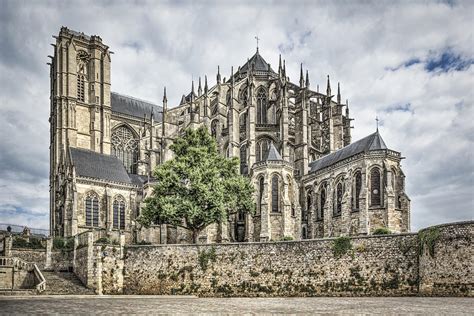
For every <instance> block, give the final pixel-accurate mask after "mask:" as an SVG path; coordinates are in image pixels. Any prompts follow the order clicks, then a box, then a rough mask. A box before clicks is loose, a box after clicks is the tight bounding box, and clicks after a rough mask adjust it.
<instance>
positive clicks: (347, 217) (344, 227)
mask: <svg viewBox="0 0 474 316" xmlns="http://www.w3.org/2000/svg"><path fill="white" fill-rule="evenodd" d="M344 188H345V190H344V193H343V195H342V209H341V236H348V235H350V227H351V224H352V223H351V194H350V191H351V190H350V189H351V179H350V178H348V177H347V178H346V179H344Z"/></svg>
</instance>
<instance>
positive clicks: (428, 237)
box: [418, 227, 440, 257]
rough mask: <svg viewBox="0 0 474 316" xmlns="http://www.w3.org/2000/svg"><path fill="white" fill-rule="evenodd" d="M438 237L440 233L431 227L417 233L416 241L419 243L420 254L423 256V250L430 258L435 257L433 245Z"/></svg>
mask: <svg viewBox="0 0 474 316" xmlns="http://www.w3.org/2000/svg"><path fill="white" fill-rule="evenodd" d="M439 235H440V231H439V229H438V228H437V227H431V228H428V229H425V230H422V231H420V232H419V233H418V239H419V243H420V254H423V253H424V251H425V249H428V253H429V255H430V256H431V257H434V255H435V251H434V250H435V248H434V247H435V244H436V241H437V240H438V238H439Z"/></svg>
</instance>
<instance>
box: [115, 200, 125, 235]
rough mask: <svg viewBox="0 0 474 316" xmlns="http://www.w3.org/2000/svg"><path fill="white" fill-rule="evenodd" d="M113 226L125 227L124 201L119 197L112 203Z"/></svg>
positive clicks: (117, 227)
mask: <svg viewBox="0 0 474 316" xmlns="http://www.w3.org/2000/svg"><path fill="white" fill-rule="evenodd" d="M113 211H114V214H113V215H114V216H113V228H116V229H119V228H120V229H125V202H124V200H123V198H121V197H119V198H117V199H115V200H114V204H113Z"/></svg>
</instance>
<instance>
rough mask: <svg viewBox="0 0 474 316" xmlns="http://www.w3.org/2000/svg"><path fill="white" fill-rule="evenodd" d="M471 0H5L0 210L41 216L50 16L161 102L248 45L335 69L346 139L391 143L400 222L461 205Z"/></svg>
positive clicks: (462, 209) (466, 160)
mask: <svg viewBox="0 0 474 316" xmlns="http://www.w3.org/2000/svg"><path fill="white" fill-rule="evenodd" d="M473 9H474V4H473V2H472V1H438V2H425V1H413V2H395V3H392V2H389V1H342V2H324V1H308V0H306V1H298V2H294V1H259V2H257V3H254V2H251V1H247V0H246V1H231V2H223V1H222V2H221V1H211V0H209V1H203V2H191V1H190V2H182V1H179V2H171V1H135V2H128V1H113V2H112V1H92V0H90V1H74V2H71V1H66V2H57V1H42V2H38V1H26V0H20V1H14V0H3V1H2V10H1V11H0V29H1V30H2V32H1V33H0V218H1V220H0V222H2V221H6V220H7V219H8V220H12V221H15V222H17V223H20V224H31V225H33V226H37V227H47V226H48V208H49V206H48V196H49V192H48V190H49V188H48V170H49V150H48V146H49V123H48V117H49V69H48V67H47V65H46V63H47V62H48V61H49V60H48V58H47V55H51V54H52V47H51V46H50V43H52V42H53V40H54V39H53V38H52V37H51V36H52V35H56V34H57V33H58V31H59V28H60V27H61V26H62V25H64V26H68V27H69V28H71V29H74V30H78V31H82V32H84V33H86V34H90V35H92V34H96V35H99V36H101V38H102V39H103V41H104V43H105V44H106V45H108V46H110V48H111V50H112V51H113V52H114V54H113V55H112V90H113V91H117V92H120V93H124V94H128V95H133V96H136V97H139V98H142V99H145V100H150V101H152V102H156V103H159V100H161V98H162V91H163V87H164V86H166V87H167V92H168V98H169V104H170V105H172V104H174V105H176V104H178V102H179V99H180V97H181V95H182V94H185V93H187V92H189V90H190V87H191V80H192V79H194V80H197V78H198V77H199V76H204V75H207V76H208V80H209V84H210V85H212V84H213V83H214V82H215V81H214V80H215V79H214V78H215V74H216V70H217V66H218V65H220V69H221V74H222V77H228V76H229V75H230V68H231V66H235V67H237V66H238V65H243V64H244V63H245V62H246V60H247V58H248V57H250V56H251V55H253V53H254V52H255V46H256V42H255V39H254V37H255V36H256V35H258V37H259V38H261V41H260V45H259V46H260V53H261V54H262V56H263V57H264V58H265V59H266V60H267V61H268V62H270V63H271V64H272V67H273V68H276V67H277V65H278V55H279V54H280V53H281V54H282V57H283V58H285V59H286V66H287V72H288V74H289V76H290V78H291V79H292V81H294V82H296V81H298V78H299V69H300V68H299V67H300V63H303V66H304V68H305V70H306V69H309V74H310V81H311V86H312V87H316V85H320V89H321V90H325V84H326V83H325V82H326V75H327V74H330V78H331V83H332V85H333V88H334V87H335V86H336V83H337V82H338V81H340V82H341V88H342V94H343V99H346V98H348V99H349V101H350V111H351V115H352V116H353V117H354V118H355V121H354V122H353V124H354V126H355V128H354V130H353V139H354V140H356V139H359V138H362V137H364V136H366V135H367V134H369V133H371V132H372V131H373V130H374V129H375V117H376V116H378V117H379V118H380V120H381V121H380V123H381V127H380V131H381V133H382V136H383V137H384V139H385V142H386V143H387V145H388V146H389V147H391V148H393V149H395V150H399V151H401V152H402V154H403V156H404V157H406V159H405V160H404V161H403V167H404V171H405V173H406V176H407V191H408V194H409V195H410V197H411V199H412V224H413V225H412V228H413V229H414V230H416V229H419V228H421V227H425V226H428V225H432V224H436V223H441V222H447V221H454V220H460V219H469V218H470V219H472V218H473V214H472V213H473V210H474V208H473V203H474V202H473V198H472V197H471V195H472V194H471V192H472V191H473V189H474V186H473V183H472V179H473V176H474V174H473V171H474V166H473V161H474V159H473V157H472V155H473V149H472V148H474V146H473V145H474V144H473V140H474V130H473V124H472V118H473V117H474V113H473V106H474V98H473V92H472V90H473V89H472V87H473V86H474V79H473V78H474V73H473V72H474V70H473V67H472V64H473V60H474V52H473V47H472V38H473V31H472V30H473V29H474V25H473V21H472V12H473Z"/></svg>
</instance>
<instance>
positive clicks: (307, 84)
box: [306, 70, 309, 88]
mask: <svg viewBox="0 0 474 316" xmlns="http://www.w3.org/2000/svg"><path fill="white" fill-rule="evenodd" d="M306 88H309V73H308V70H306Z"/></svg>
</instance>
